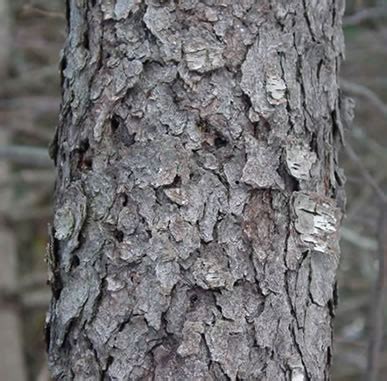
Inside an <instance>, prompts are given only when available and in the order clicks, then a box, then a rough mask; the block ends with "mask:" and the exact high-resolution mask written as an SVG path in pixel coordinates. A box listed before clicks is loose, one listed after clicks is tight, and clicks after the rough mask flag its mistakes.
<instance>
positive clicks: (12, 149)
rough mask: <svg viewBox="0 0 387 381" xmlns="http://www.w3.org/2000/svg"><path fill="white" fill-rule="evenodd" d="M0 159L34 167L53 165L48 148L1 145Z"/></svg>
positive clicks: (50, 166) (49, 166)
mask: <svg viewBox="0 0 387 381" xmlns="http://www.w3.org/2000/svg"><path fill="white" fill-rule="evenodd" d="M0 159H3V160H8V161H11V162H14V163H18V164H24V165H28V166H32V167H46V168H52V167H53V164H52V162H51V160H50V158H49V156H48V150H47V149H46V148H37V147H30V146H17V145H0Z"/></svg>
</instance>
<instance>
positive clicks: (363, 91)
mask: <svg viewBox="0 0 387 381" xmlns="http://www.w3.org/2000/svg"><path fill="white" fill-rule="evenodd" d="M340 87H341V89H342V90H343V91H344V92H347V93H350V94H352V95H357V96H360V97H363V98H366V99H367V100H369V101H370V102H371V103H372V104H373V105H374V106H375V107H376V108H377V109H378V110H379V111H380V112H381V113H382V114H383V115H384V116H385V117H386V118H387V105H386V104H385V103H384V102H383V101H382V100H381V99H380V98H379V96H378V95H377V94H376V93H375V92H374V91H372V90H371V89H369V88H368V87H367V86H364V85H359V84H358V83H354V82H351V81H348V80H346V79H343V78H341V79H340Z"/></svg>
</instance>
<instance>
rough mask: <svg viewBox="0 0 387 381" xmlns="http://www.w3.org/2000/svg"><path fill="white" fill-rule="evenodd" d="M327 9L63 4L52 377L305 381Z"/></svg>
mask: <svg viewBox="0 0 387 381" xmlns="http://www.w3.org/2000/svg"><path fill="white" fill-rule="evenodd" d="M342 13H343V6H342V4H341V3H340V2H338V1H335V0H327V1H324V2H318V3H316V2H314V1H311V0H305V1H303V2H299V1H295V0H294V1H280V0H276V1H274V0H271V1H270V0H265V1H257V0H243V1H238V2H235V1H231V0H223V1H220V2H219V1H212V0H208V1H198V0H180V1H168V0H167V1H157V0H145V1H141V0H132V1H123V0H115V1H108V0H105V1H103V0H94V1H86V0H69V1H68V22H69V34H68V39H67V42H66V46H65V48H64V51H63V58H62V79H63V82H62V89H63V102H62V107H61V117H60V123H59V127H58V130H57V134H56V138H55V140H54V142H53V144H52V147H51V148H52V150H51V152H52V155H53V158H54V159H55V162H56V166H57V170H58V181H57V186H56V206H55V217H54V222H53V229H52V240H51V241H52V243H53V244H52V247H51V249H50V253H51V256H52V260H51V263H52V270H53V271H52V274H53V277H54V279H53V282H52V284H53V288H54V291H55V292H54V297H53V299H52V303H51V307H50V312H49V315H48V318H47V332H48V333H47V340H48V351H49V362H50V368H51V372H52V375H53V376H54V378H55V379H77V380H83V379H85V380H86V379H103V380H148V379H149V380H153V379H155V380H195V381H196V380H293V381H302V380H325V379H328V378H329V367H330V361H331V351H332V337H331V336H332V318H333V314H334V292H335V273H336V269H337V263H338V257H339V249H338V226H339V223H340V218H341V211H340V208H339V207H338V205H337V202H336V197H337V195H338V194H339V192H340V191H341V188H342V185H343V177H342V174H341V171H340V169H339V168H338V165H337V147H338V145H339V143H340V139H341V138H342V133H341V131H342V126H341V122H340V118H339V115H340V110H339V107H340V96H339V89H338V81H337V75H338V69H339V62H340V60H341V57H342V54H343V41H342V31H341V18H342Z"/></svg>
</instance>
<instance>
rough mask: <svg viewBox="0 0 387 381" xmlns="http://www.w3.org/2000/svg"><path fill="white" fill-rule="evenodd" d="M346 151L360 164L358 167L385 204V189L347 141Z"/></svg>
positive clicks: (386, 200)
mask: <svg viewBox="0 0 387 381" xmlns="http://www.w3.org/2000/svg"><path fill="white" fill-rule="evenodd" d="M345 151H346V152H347V154H348V156H349V158H350V159H351V160H352V161H353V162H354V163H355V164H356V165H357V166H358V169H359V171H360V173H361V175H362V176H363V178H364V180H365V181H366V182H367V183H368V185H369V186H370V187H371V188H372V189H373V191H374V192H375V194H376V196H377V197H378V198H379V199H380V201H381V202H382V203H383V204H386V203H387V196H386V194H385V193H384V191H383V190H382V189H381V188H380V186H379V184H378V182H377V181H376V180H375V179H374V177H373V176H372V175H371V174H370V173H369V172H368V170H367V168H366V167H365V166H364V164H363V161H362V160H361V159H360V158H359V156H358V155H357V153H356V152H355V151H354V150H353V148H352V147H351V146H350V145H349V144H348V143H346V145H345Z"/></svg>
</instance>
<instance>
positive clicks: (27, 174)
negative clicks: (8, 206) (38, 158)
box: [0, 169, 55, 187]
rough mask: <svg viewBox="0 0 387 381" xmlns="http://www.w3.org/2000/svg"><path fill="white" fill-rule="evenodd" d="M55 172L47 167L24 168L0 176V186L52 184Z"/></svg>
mask: <svg viewBox="0 0 387 381" xmlns="http://www.w3.org/2000/svg"><path fill="white" fill-rule="evenodd" d="M54 180H55V174H54V172H53V171H52V170H47V169H24V170H22V171H20V172H17V173H14V174H9V175H7V176H2V177H1V178H0V187H5V186H15V185H19V184H23V185H28V186H42V185H43V186H47V184H53V183H54Z"/></svg>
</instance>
